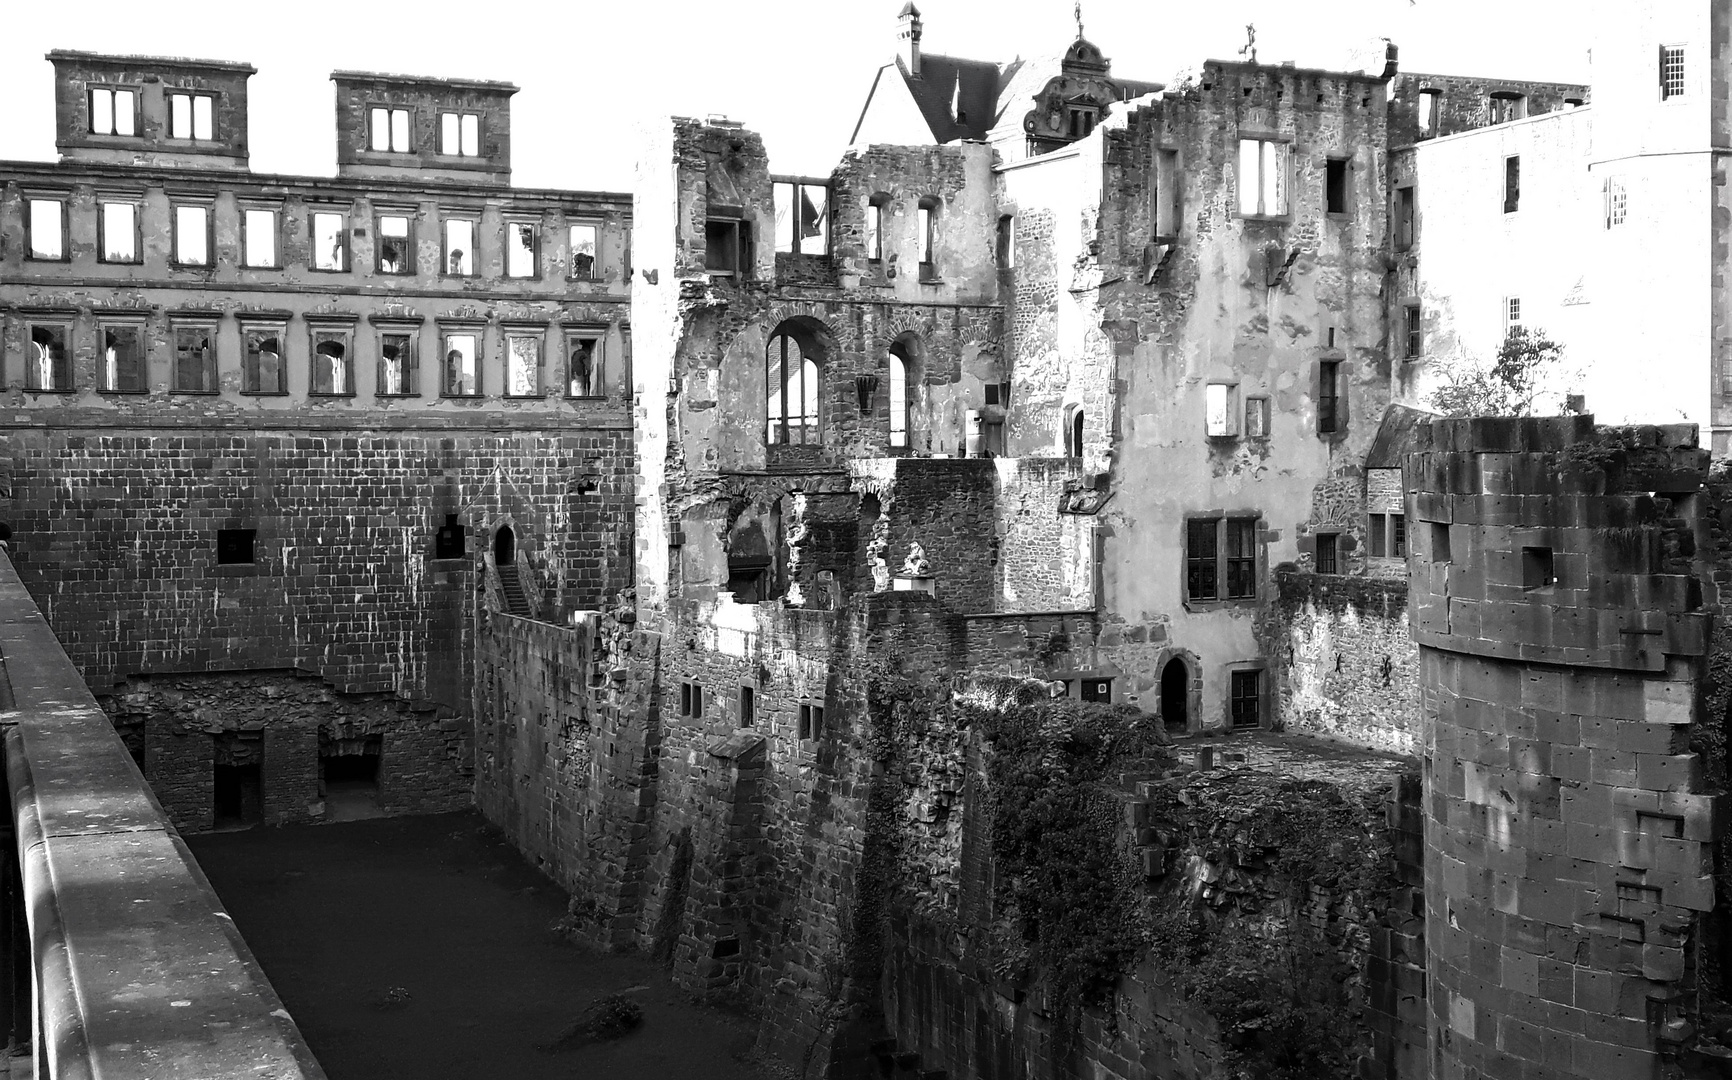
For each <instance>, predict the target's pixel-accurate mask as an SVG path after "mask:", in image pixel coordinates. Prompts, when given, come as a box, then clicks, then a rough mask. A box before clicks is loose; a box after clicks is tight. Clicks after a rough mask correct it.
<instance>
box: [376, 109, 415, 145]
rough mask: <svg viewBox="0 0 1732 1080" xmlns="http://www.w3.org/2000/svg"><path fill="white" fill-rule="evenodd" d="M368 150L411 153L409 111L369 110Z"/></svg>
mask: <svg viewBox="0 0 1732 1080" xmlns="http://www.w3.org/2000/svg"><path fill="white" fill-rule="evenodd" d="M367 149H369V150H375V151H378V152H380V153H391V154H407V153H409V151H410V146H409V110H408V109H392V108H387V107H381V106H374V107H373V108H371V109H368V110H367Z"/></svg>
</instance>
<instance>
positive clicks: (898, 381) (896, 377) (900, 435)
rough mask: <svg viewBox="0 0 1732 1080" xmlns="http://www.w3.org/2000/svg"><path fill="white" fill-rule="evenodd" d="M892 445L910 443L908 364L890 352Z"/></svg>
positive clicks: (904, 445)
mask: <svg viewBox="0 0 1732 1080" xmlns="http://www.w3.org/2000/svg"><path fill="white" fill-rule="evenodd" d="M890 445H891V446H893V447H898V448H900V447H906V446H907V445H908V365H907V364H906V363H905V362H904V361H903V359H902V357H900V356H898V355H896V353H894V352H892V353H891V354H890Z"/></svg>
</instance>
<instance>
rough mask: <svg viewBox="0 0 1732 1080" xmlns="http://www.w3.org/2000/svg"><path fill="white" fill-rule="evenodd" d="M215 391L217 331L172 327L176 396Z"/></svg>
mask: <svg viewBox="0 0 1732 1080" xmlns="http://www.w3.org/2000/svg"><path fill="white" fill-rule="evenodd" d="M216 389H217V380H216V327H214V326H177V327H175V328H174V390H175V392H176V393H179V394H214V393H216Z"/></svg>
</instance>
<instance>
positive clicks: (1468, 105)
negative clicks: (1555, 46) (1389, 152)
mask: <svg viewBox="0 0 1732 1080" xmlns="http://www.w3.org/2000/svg"><path fill="white" fill-rule="evenodd" d="M1428 90H1430V91H1435V92H1436V93H1437V95H1438V96H1437V98H1436V103H1437V116H1436V118H1435V120H1434V121H1433V123H1434V125H1435V126H1434V128H1433V130H1432V131H1431V132H1429V133H1424V132H1421V131H1420V127H1419V120H1420V116H1419V112H1420V108H1419V96H1420V94H1422V93H1424V92H1425V91H1428ZM1493 94H1505V95H1514V96H1517V97H1520V98H1521V99H1522V109H1521V112H1522V115H1524V116H1539V115H1540V114H1542V113H1549V112H1559V111H1561V110H1563V109H1566V108H1569V107H1571V106H1570V104H1569V103H1570V102H1574V103H1575V104H1576V105H1585V104H1587V101H1588V94H1589V88H1588V87H1586V86H1584V85H1582V84H1580V83H1547V82H1529V81H1525V80H1521V79H1486V78H1475V77H1472V76H1465V75H1424V74H1421V73H1419V72H1417V71H1403V72H1400V73H1398V74H1397V75H1396V76H1395V79H1394V80H1393V81H1392V82H1391V84H1390V91H1389V145H1390V146H1392V147H1394V146H1406V145H1407V144H1409V143H1412V142H1416V141H1418V140H1419V139H1420V138H1429V137H1433V136H1442V135H1454V134H1456V133H1457V132H1461V131H1472V130H1474V129H1475V128H1483V127H1490V126H1491V124H1492V111H1491V96H1492V95H1493Z"/></svg>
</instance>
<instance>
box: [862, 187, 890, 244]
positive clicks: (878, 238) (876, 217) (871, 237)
mask: <svg viewBox="0 0 1732 1080" xmlns="http://www.w3.org/2000/svg"><path fill="white" fill-rule="evenodd" d="M888 202H889V196H887V195H874V196H872V201H871V202H869V203H867V204H866V257H867V258H868V259H882V258H883V257H884V208H885V206H886V205H887V204H888Z"/></svg>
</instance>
